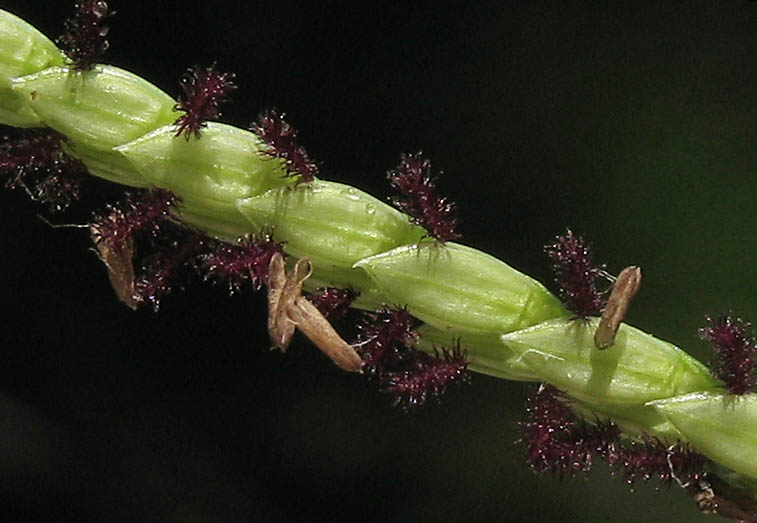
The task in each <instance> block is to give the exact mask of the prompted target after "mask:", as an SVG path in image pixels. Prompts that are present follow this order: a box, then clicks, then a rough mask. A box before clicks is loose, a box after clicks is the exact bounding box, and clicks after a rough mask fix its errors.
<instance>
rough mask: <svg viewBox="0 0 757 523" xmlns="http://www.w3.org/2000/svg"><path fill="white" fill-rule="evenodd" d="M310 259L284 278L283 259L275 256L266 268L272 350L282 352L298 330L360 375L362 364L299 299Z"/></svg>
mask: <svg viewBox="0 0 757 523" xmlns="http://www.w3.org/2000/svg"><path fill="white" fill-rule="evenodd" d="M312 272H313V271H312V268H311V265H310V259H308V258H301V259H299V260H298V261H297V263H296V264H295V266H294V268H293V269H292V271H291V272H290V273H289V274H288V275H287V273H286V268H285V266H284V258H283V257H282V256H281V254H280V253H275V254H274V255H273V257H272V258H271V263H270V265H269V268H268V334H269V335H270V336H271V341H272V342H273V344H274V346H276V347H278V348H279V349H281V350H282V351H285V350H286V349H287V347H288V346H289V342H290V341H291V340H292V336H293V335H294V330H295V327H296V328H298V329H300V330H301V331H302V333H303V334H305V336H307V337H308V339H309V340H310V341H312V342H313V343H314V344H315V346H316V347H318V348H319V349H320V350H321V351H322V352H323V353H324V354H325V355H326V356H328V357H329V358H331V361H333V362H334V363H335V364H336V365H337V366H338V367H340V368H342V369H344V370H346V371H349V372H360V371H361V369H362V367H363V360H362V359H361V358H360V356H358V354H357V352H355V349H353V348H352V347H351V346H350V344H348V343H347V342H346V341H344V340H343V339H342V337H341V336H339V334H338V333H337V332H336V331H335V330H334V327H332V326H331V324H330V323H329V322H328V320H327V319H326V317H325V316H324V315H323V314H322V313H321V311H319V310H318V309H317V308H316V307H315V305H313V304H312V303H311V302H310V300H308V299H307V298H305V297H304V296H303V295H302V286H303V284H304V283H305V280H307V279H308V278H309V277H310V274H311V273H312Z"/></svg>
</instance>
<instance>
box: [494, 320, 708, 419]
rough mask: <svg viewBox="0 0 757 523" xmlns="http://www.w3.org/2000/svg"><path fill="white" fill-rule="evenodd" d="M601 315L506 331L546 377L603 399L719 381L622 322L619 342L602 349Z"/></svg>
mask: <svg viewBox="0 0 757 523" xmlns="http://www.w3.org/2000/svg"><path fill="white" fill-rule="evenodd" d="M598 322H599V319H598V318H590V319H589V320H586V321H584V320H582V319H576V320H566V319H560V320H555V321H549V322H545V323H542V324H540V325H536V326H534V327H531V328H529V329H525V330H522V331H518V332H511V333H509V334H505V335H503V336H502V341H503V342H504V343H505V345H507V346H508V347H509V348H510V349H512V350H513V351H515V352H516V353H517V354H518V357H519V358H520V361H522V362H523V363H525V364H526V365H528V366H529V367H530V368H531V370H532V371H533V372H534V373H535V374H537V375H538V376H539V377H540V378H541V379H542V380H543V381H546V382H549V383H551V384H553V385H555V386H556V387H557V388H559V389H561V390H563V391H565V392H567V393H568V394H569V395H571V396H574V397H576V398H578V399H579V400H581V399H586V400H587V401H590V402H594V403H595V404H597V405H599V406H601V405H602V404H603V403H605V402H607V403H608V404H614V403H626V404H628V403H635V404H642V403H645V402H647V401H651V400H654V399H660V398H668V397H671V396H676V395H679V394H686V393H688V392H694V391H703V390H709V389H713V388H715V387H716V383H715V380H714V379H713V378H712V377H711V376H710V373H709V371H708V370H707V368H706V367H705V366H704V365H702V364H701V363H699V362H698V361H696V360H695V359H693V358H692V357H691V356H689V355H687V354H686V353H685V352H683V351H682V350H680V349H678V348H677V347H675V346H674V345H672V344H670V343H668V342H666V341H662V340H659V339H657V338H655V337H654V336H652V335H650V334H647V333H645V332H643V331H641V330H639V329H636V328H634V327H631V326H629V325H627V324H621V326H620V329H619V330H618V334H617V336H616V337H615V343H614V345H612V346H611V347H610V348H608V349H605V350H598V349H597V348H596V347H595V346H594V332H595V331H596V328H597V325H598Z"/></svg>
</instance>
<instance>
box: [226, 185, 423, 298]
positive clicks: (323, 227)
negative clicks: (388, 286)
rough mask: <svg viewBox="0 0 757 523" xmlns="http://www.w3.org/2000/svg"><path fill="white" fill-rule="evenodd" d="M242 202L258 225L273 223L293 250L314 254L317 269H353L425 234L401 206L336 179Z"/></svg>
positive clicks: (278, 236) (298, 253)
mask: <svg viewBox="0 0 757 523" xmlns="http://www.w3.org/2000/svg"><path fill="white" fill-rule="evenodd" d="M237 207H238V208H239V211H240V212H241V213H242V214H243V215H245V216H246V217H247V218H248V219H249V220H250V222H251V223H252V224H254V225H255V226H256V227H258V228H262V227H273V229H274V235H275V238H276V239H277V240H278V241H284V242H286V250H287V252H289V253H291V254H293V255H294V256H297V257H302V256H309V257H310V258H311V259H312V260H313V265H314V267H316V268H317V267H318V266H319V265H325V266H332V265H333V266H335V267H339V268H342V269H350V270H351V269H352V266H353V264H355V262H357V261H358V260H361V259H363V258H366V257H369V256H372V255H374V254H378V253H381V252H384V251H387V250H389V249H392V248H394V247H396V246H398V245H403V244H406V243H413V242H417V241H419V240H420V239H421V237H422V236H423V234H424V231H423V230H422V229H420V228H419V227H416V226H414V225H411V224H410V223H409V221H408V218H407V216H406V215H404V214H402V213H400V212H399V211H397V210H396V209H394V208H392V207H390V206H389V205H387V204H385V203H384V202H382V201H380V200H378V199H377V198H374V197H373V196H371V195H369V194H366V193H365V192H363V191H360V190H359V189H356V188H354V187H350V186H348V185H343V184H341V183H336V182H324V181H315V182H313V183H312V184H300V185H299V186H297V187H296V188H295V189H291V188H288V187H282V188H279V189H273V190H270V191H268V192H266V193H265V194H262V195H260V196H255V197H252V198H247V199H242V200H239V201H238V203H237ZM379 287H380V286H379Z"/></svg>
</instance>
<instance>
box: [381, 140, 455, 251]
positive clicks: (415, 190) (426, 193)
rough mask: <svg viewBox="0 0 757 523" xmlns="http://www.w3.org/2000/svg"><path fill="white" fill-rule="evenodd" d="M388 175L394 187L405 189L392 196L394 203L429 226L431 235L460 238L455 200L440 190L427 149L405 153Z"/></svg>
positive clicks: (443, 238) (415, 219)
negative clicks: (427, 156) (457, 229)
mask: <svg viewBox="0 0 757 523" xmlns="http://www.w3.org/2000/svg"><path fill="white" fill-rule="evenodd" d="M387 177H388V178H389V183H390V185H391V186H392V188H394V189H396V190H397V191H399V192H400V193H401V196H395V197H393V198H392V203H394V205H396V206H397V208H398V209H400V210H401V211H403V212H405V213H407V214H408V215H409V216H410V218H411V219H412V221H413V223H415V224H417V225H420V226H421V227H423V228H424V229H426V232H427V234H428V236H429V237H431V238H434V239H435V240H437V241H438V242H440V243H444V242H446V241H450V240H456V239H458V238H460V234H458V233H457V232H456V231H455V228H456V227H457V218H456V217H455V204H454V203H452V202H450V201H449V200H448V199H447V198H444V197H442V196H439V194H438V193H437V190H436V178H434V177H432V176H431V161H430V160H429V159H427V158H425V157H424V156H423V153H418V154H403V155H402V160H401V162H400V164H399V166H398V167H397V168H396V169H394V170H391V171H389V172H388V173H387Z"/></svg>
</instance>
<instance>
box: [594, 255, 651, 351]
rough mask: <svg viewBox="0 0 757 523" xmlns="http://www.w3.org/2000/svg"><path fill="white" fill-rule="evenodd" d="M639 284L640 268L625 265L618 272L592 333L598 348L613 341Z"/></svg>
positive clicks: (609, 344)
mask: <svg viewBox="0 0 757 523" xmlns="http://www.w3.org/2000/svg"><path fill="white" fill-rule="evenodd" d="M640 286H641V269H640V268H638V267H635V266H631V267H626V268H625V269H623V270H622V271H620V274H618V277H617V279H616V280H615V284H614V285H613V287H612V292H610V297H609V298H608V299H607V306H606V307H605V310H604V312H603V313H602V319H601V320H600V322H599V326H598V327H597V331H596V332H595V333H594V345H596V347H597V348H598V349H600V350H602V349H606V348H607V347H609V346H611V345H612V344H613V343H614V342H615V335H616V334H617V333H618V329H619V328H620V324H621V323H622V322H623V320H624V319H625V317H626V313H627V312H628V306H629V305H630V304H631V300H632V299H633V297H634V296H636V293H637V292H638V291H639V287H640Z"/></svg>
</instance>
